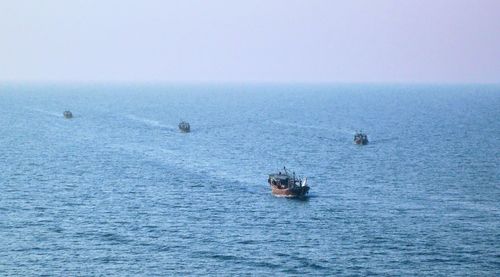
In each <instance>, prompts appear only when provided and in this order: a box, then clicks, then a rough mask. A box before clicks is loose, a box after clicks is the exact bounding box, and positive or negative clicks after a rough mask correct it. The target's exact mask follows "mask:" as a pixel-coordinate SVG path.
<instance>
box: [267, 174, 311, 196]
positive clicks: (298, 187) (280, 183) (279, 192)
mask: <svg viewBox="0 0 500 277" xmlns="http://www.w3.org/2000/svg"><path fill="white" fill-rule="evenodd" d="M267 182H268V183H269V185H270V186H271V193H272V194H274V195H276V196H283V197H304V196H306V194H307V193H308V192H309V186H308V185H307V177H305V178H304V179H300V178H296V177H295V172H293V173H292V174H290V173H289V172H288V170H287V169H286V167H283V172H281V171H279V172H278V173H273V174H269V178H268V179H267Z"/></svg>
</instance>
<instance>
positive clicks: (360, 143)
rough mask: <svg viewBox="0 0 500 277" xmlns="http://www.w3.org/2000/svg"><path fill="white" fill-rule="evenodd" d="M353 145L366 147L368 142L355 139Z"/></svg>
mask: <svg viewBox="0 0 500 277" xmlns="http://www.w3.org/2000/svg"><path fill="white" fill-rule="evenodd" d="M354 143H356V144H358V145H366V144H368V140H367V139H355V140H354Z"/></svg>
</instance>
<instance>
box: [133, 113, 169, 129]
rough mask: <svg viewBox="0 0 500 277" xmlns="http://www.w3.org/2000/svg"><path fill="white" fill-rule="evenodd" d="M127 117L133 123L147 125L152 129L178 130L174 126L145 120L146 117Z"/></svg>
mask: <svg viewBox="0 0 500 277" xmlns="http://www.w3.org/2000/svg"><path fill="white" fill-rule="evenodd" d="M125 117H127V118H128V119H131V120H133V121H136V122H140V123H143V124H145V125H148V126H150V127H154V128H166V129H172V130H174V129H176V127H175V126H173V125H165V124H162V123H161V122H160V121H158V120H154V119H149V118H144V117H139V116H135V115H133V114H128V115H126V116H125Z"/></svg>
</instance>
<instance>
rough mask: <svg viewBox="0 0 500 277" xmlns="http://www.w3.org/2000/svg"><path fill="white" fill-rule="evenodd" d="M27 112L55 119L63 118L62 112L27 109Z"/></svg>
mask: <svg viewBox="0 0 500 277" xmlns="http://www.w3.org/2000/svg"><path fill="white" fill-rule="evenodd" d="M29 110H30V111H34V112H37V113H43V114H46V115H50V116H57V117H62V116H63V114H62V113H63V112H54V111H47V110H42V109H39V108H29Z"/></svg>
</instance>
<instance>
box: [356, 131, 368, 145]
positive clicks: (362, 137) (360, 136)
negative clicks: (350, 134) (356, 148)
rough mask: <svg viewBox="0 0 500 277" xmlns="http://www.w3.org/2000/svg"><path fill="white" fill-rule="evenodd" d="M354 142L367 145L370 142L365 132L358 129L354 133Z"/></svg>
mask: <svg viewBox="0 0 500 277" xmlns="http://www.w3.org/2000/svg"><path fill="white" fill-rule="evenodd" d="M354 143H356V144H359V145H366V144H368V136H367V135H366V134H365V133H363V132H361V131H358V132H356V134H354Z"/></svg>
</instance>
